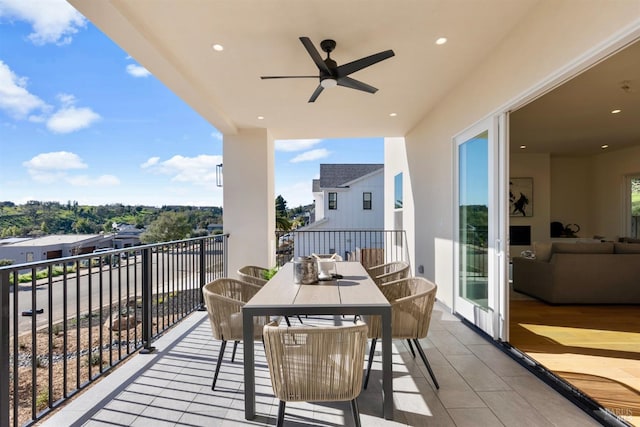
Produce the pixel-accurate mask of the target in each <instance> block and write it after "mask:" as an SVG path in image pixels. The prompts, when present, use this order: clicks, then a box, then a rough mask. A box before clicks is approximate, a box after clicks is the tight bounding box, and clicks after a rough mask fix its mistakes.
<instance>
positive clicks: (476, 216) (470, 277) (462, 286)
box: [454, 119, 507, 339]
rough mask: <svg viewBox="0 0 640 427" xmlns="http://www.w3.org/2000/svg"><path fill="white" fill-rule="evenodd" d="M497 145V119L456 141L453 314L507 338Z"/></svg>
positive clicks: (502, 167) (501, 161) (501, 180)
mask: <svg viewBox="0 0 640 427" xmlns="http://www.w3.org/2000/svg"><path fill="white" fill-rule="evenodd" d="M503 122H504V120H503ZM500 145H501V144H500V141H499V126H498V119H487V120H485V121H483V122H482V123H480V124H478V125H476V126H474V127H473V128H471V129H469V130H468V131H466V132H464V133H462V134H460V135H459V136H458V137H456V138H455V147H456V148H455V150H456V155H455V159H456V181H457V182H456V202H455V207H454V209H455V215H456V221H455V223H456V230H455V237H456V244H455V254H454V258H455V260H456V262H455V275H456V295H455V298H454V310H455V311H456V312H457V313H458V314H460V315H462V316H463V317H465V318H466V319H467V320H469V321H470V322H471V323H473V324H474V325H476V326H478V327H479V328H480V329H482V330H484V331H485V332H487V333H488V334H489V335H491V336H492V337H494V338H502V339H505V338H506V336H505V334H506V331H505V330H504V329H505V328H504V325H505V324H506V323H505V316H504V313H506V312H507V310H506V306H505V304H506V298H505V296H506V283H507V280H506V267H505V258H506V257H505V254H504V246H505V245H504V243H503V242H505V239H504V235H505V232H506V231H505V230H506V227H507V224H506V222H505V221H506V215H505V214H504V212H505V210H504V206H503V203H504V197H503V196H502V193H504V191H503V190H502V189H503V188H504V187H505V186H504V176H505V175H506V174H505V172H504V170H505V169H506V159H505V158H504V155H502V156H501V150H500Z"/></svg>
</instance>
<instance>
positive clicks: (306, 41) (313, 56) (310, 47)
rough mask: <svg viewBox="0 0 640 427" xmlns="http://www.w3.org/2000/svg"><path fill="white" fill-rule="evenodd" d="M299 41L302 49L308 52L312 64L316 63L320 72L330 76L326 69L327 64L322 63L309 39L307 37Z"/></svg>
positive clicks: (327, 68)
mask: <svg viewBox="0 0 640 427" xmlns="http://www.w3.org/2000/svg"><path fill="white" fill-rule="evenodd" d="M300 41H301V42H302V44H303V45H304V47H305V48H306V49H307V52H309V55H310V56H311V59H313V62H315V63H316V66H317V67H318V69H319V70H320V71H324V72H325V73H327V74H331V71H330V70H329V67H327V64H325V63H324V61H323V60H322V57H321V56H320V53H319V52H318V49H316V47H315V46H314V45H313V42H311V39H310V38H309V37H300Z"/></svg>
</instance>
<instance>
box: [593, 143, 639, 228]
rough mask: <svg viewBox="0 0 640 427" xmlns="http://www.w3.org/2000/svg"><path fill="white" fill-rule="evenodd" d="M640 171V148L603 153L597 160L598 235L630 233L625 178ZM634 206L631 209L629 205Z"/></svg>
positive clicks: (595, 223)
mask: <svg viewBox="0 0 640 427" xmlns="http://www.w3.org/2000/svg"><path fill="white" fill-rule="evenodd" d="M638 174H640V147H634V148H629V149H624V150H617V151H611V152H607V153H602V154H600V155H599V156H597V158H596V159H595V161H594V167H593V170H592V175H593V188H594V196H593V209H592V210H591V211H592V212H593V218H592V219H591V224H592V227H593V230H594V234H599V235H601V236H603V237H605V238H607V239H615V238H617V237H622V236H626V229H627V226H626V224H625V220H626V213H625V212H624V211H625V209H627V208H629V207H628V205H627V204H626V203H625V197H628V195H627V194H626V192H625V178H626V177H627V176H629V175H638ZM629 209H630V208H629Z"/></svg>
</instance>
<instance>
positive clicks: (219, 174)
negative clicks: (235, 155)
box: [216, 163, 222, 187]
mask: <svg viewBox="0 0 640 427" xmlns="http://www.w3.org/2000/svg"><path fill="white" fill-rule="evenodd" d="M216 186H217V187H222V163H220V164H219V165H216Z"/></svg>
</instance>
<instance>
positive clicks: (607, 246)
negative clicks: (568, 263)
mask: <svg viewBox="0 0 640 427" xmlns="http://www.w3.org/2000/svg"><path fill="white" fill-rule="evenodd" d="M553 253H558V254H612V253H613V243H612V242H603V243H560V242H555V243H553Z"/></svg>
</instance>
